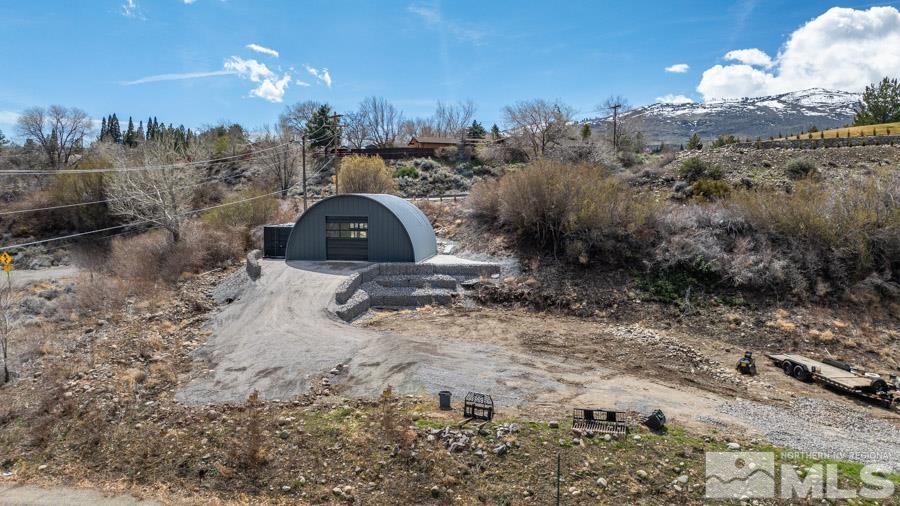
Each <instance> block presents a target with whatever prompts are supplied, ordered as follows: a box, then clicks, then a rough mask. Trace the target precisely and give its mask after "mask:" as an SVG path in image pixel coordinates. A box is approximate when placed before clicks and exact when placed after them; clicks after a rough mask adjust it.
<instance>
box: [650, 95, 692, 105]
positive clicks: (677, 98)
mask: <svg viewBox="0 0 900 506" xmlns="http://www.w3.org/2000/svg"><path fill="white" fill-rule="evenodd" d="M656 102H657V103H660V104H676V105H678V104H693V103H694V100H693V99H692V98H691V97H687V96H684V95H673V94H671V93H669V94H668V95H663V96H661V97H656Z"/></svg>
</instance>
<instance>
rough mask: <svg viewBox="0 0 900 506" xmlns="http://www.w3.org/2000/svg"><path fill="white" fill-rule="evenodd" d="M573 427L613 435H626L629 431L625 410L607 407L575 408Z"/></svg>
mask: <svg viewBox="0 0 900 506" xmlns="http://www.w3.org/2000/svg"><path fill="white" fill-rule="evenodd" d="M572 428H573V429H579V430H589V431H593V432H599V433H602V434H611V435H613V436H624V435H625V434H627V433H628V425H627V424H626V423H625V412H624V411H609V410H606V409H586V408H575V409H574V410H573V413H572Z"/></svg>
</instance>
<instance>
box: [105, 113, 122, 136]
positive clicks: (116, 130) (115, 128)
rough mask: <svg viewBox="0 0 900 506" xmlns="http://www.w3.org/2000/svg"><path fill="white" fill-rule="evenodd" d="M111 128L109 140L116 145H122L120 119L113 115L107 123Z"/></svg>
mask: <svg viewBox="0 0 900 506" xmlns="http://www.w3.org/2000/svg"><path fill="white" fill-rule="evenodd" d="M107 126H108V127H109V140H110V142H114V143H116V144H122V129H121V128H120V127H119V118H118V116H116V113H113V115H112V118H111V119H110V120H109V123H107Z"/></svg>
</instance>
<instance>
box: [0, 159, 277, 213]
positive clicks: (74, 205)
mask: <svg viewBox="0 0 900 506" xmlns="http://www.w3.org/2000/svg"><path fill="white" fill-rule="evenodd" d="M267 165H269V166H272V165H273V164H267ZM226 176H227V174H223V175H220V176H213V177H210V178H206V180H204V181H200V182H198V183H192V184H188V185H184V186H176V187H175V188H173V189H174V190H180V189H184V188H193V187H195V186H200V185H203V184H206V183H211V182H213V181H216V180H219V179H222V178H224V177H226ZM134 195H137V194H135V193H132V194H130V195H126V196H123V197H113V198H108V199H103V200H94V201H92V202H77V203H74V204H61V205H58V206H48V207H38V208H33V209H18V210H15V211H4V212H0V216H9V215H14V214H23V213H30V212H39V211H53V210H56V209H66V208H70V207H80V206H88V205H93V204H105V203H108V202H115V201H117V200H124V199H127V198H130V197H132V196H134Z"/></svg>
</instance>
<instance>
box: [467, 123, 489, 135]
mask: <svg viewBox="0 0 900 506" xmlns="http://www.w3.org/2000/svg"><path fill="white" fill-rule="evenodd" d="M485 134H487V131H485V129H484V127H483V126H481V123H479V122H478V120H472V126H470V127H469V130H468V131H467V132H466V136H467V137H469V138H470V139H484V136H485Z"/></svg>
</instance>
